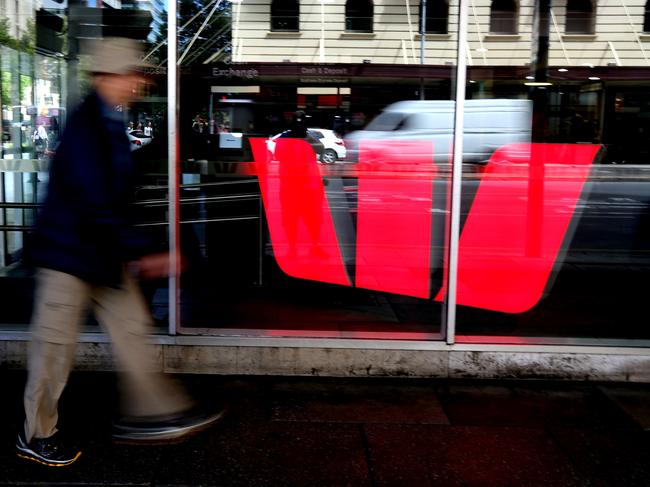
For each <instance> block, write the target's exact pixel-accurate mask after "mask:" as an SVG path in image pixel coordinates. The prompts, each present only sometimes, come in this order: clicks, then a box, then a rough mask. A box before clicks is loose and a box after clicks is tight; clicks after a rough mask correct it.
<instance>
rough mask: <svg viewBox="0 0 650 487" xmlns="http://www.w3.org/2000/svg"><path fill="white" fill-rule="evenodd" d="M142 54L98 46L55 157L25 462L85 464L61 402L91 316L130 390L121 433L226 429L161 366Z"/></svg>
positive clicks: (116, 432) (41, 257)
mask: <svg viewBox="0 0 650 487" xmlns="http://www.w3.org/2000/svg"><path fill="white" fill-rule="evenodd" d="M139 60H140V50H139V49H138V44H137V43H136V42H135V41H133V40H131V39H124V38H109V39H104V40H102V41H101V42H98V43H97V45H96V48H95V52H94V55H93V59H92V66H93V72H92V86H93V90H92V92H91V93H90V94H89V95H88V96H87V97H86V99H85V100H84V101H83V102H82V104H81V105H80V107H79V108H78V109H77V110H76V112H75V113H74V114H73V115H72V116H71V117H70V119H69V120H68V123H67V128H66V130H65V132H64V134H63V136H62V139H61V143H60V145H59V147H58V150H57V152H56V154H55V156H54V159H53V161H52V165H51V169H50V182H49V188H48V195H47V199H46V201H45V204H44V207H43V210H42V213H41V215H40V218H39V220H38V222H37V225H36V231H35V234H34V242H33V247H32V260H33V262H34V264H35V265H36V267H37V277H36V284H37V291H36V296H35V305H34V313H33V317H32V324H31V333H32V338H31V343H30V345H29V350H28V378H27V384H26V387H25V394H24V407H25V423H24V428H23V430H22V431H20V433H19V434H18V439H17V441H16V448H17V454H18V455H19V456H20V457H22V458H26V459H29V460H33V461H36V462H38V463H41V464H44V465H48V466H65V465H70V464H71V463H73V462H74V461H76V460H77V459H78V458H79V456H80V455H81V451H79V450H77V449H72V448H70V446H69V445H67V444H66V443H65V442H64V441H63V440H62V439H61V436H60V434H59V432H58V430H57V420H58V401H59V397H60V396H61V393H62V392H63V389H64V387H65V385H66V383H67V380H68V375H69V372H70V369H71V368H72V365H73V359H74V353H75V348H76V341H77V338H78V334H79V330H80V327H81V325H82V324H83V322H84V319H85V317H86V313H87V311H88V309H89V308H92V310H93V311H94V313H95V316H96V318H97V319H98V321H99V322H100V324H101V325H102V326H103V327H104V329H105V330H106V331H107V332H108V333H109V334H110V336H111V339H112V341H113V343H114V348H115V351H116V358H117V360H118V363H119V365H120V367H119V368H120V370H124V371H125V372H124V373H123V374H122V377H121V379H122V381H121V382H122V385H123V386H124V393H125V394H124V401H123V409H124V411H123V413H124V414H125V416H124V417H123V418H122V420H120V421H119V422H116V423H115V424H114V429H113V437H114V438H117V439H122V440H131V441H133V440H136V441H147V440H165V439H171V438H179V437H181V436H184V435H187V434H189V433H193V432H195V431H198V430H199V429H203V428H205V427H207V426H208V425H210V424H212V423H213V422H215V421H216V420H217V419H218V418H219V417H220V416H221V413H215V414H212V415H209V414H204V413H200V412H197V410H196V409H195V408H194V404H193V402H192V401H191V400H190V398H189V397H188V396H187V395H186V393H185V391H184V390H183V389H182V388H181V387H180V386H178V385H176V384H175V383H173V382H171V381H170V380H169V379H167V378H166V377H165V376H164V375H163V374H161V373H154V372H152V369H151V360H150V359H151V357H150V352H149V348H148V346H147V344H146V338H147V334H148V333H149V330H150V322H151V318H150V314H149V310H148V309H147V306H146V303H145V302H144V299H143V297H142V295H141V292H140V290H139V288H138V285H137V283H136V281H135V279H134V277H136V274H137V275H138V276H143V277H161V276H163V275H164V274H165V273H167V272H168V271H169V269H168V267H169V266H168V261H169V259H168V256H167V254H164V255H163V254H156V255H146V251H147V248H146V247H147V246H146V243H145V239H143V238H141V236H140V235H139V234H138V233H136V229H135V228H134V227H133V225H132V222H131V221H130V220H131V213H132V210H131V207H130V203H131V200H132V196H133V189H134V187H133V186H134V167H133V160H132V158H131V151H130V147H129V140H128V137H127V135H126V126H125V123H124V120H123V113H122V111H117V110H116V108H118V107H119V108H122V107H125V106H126V104H128V103H129V101H132V100H133V98H134V97H135V96H136V93H137V87H138V83H139V82H140V78H139V75H138V74H137V73H136V71H135V70H136V68H137V67H138V65H139Z"/></svg>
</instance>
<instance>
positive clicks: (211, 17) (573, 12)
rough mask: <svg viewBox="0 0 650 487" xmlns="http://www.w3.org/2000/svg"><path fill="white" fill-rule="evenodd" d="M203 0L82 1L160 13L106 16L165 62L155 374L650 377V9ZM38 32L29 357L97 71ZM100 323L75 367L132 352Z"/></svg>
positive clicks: (11, 271) (156, 122)
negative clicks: (78, 124) (69, 164)
mask: <svg viewBox="0 0 650 487" xmlns="http://www.w3.org/2000/svg"><path fill="white" fill-rule="evenodd" d="M97 3H100V2H97ZM188 5H189V4H186V3H181V4H179V6H178V10H177V9H176V7H177V5H176V4H175V3H171V4H170V3H169V2H126V1H123V2H121V3H120V5H109V4H108V2H103V3H102V5H96V6H94V7H93V6H90V5H88V6H86V5H84V7H87V8H100V7H103V8H104V9H108V8H109V7H113V8H112V10H124V11H125V12H126V11H127V10H129V11H132V10H133V9H135V10H140V11H150V12H152V18H153V23H152V24H151V26H150V27H149V28H148V30H147V29H142V25H141V24H140V23H139V24H137V25H136V26H135V27H137V28H134V25H130V24H128V22H130V21H129V20H128V19H129V18H130V17H132V18H136V16H129V15H126V16H125V17H119V16H115V15H114V13H111V15H112V17H111V16H106V17H105V18H109V17H110V18H112V19H118V20H113V22H117V23H116V24H115V25H111V26H109V27H110V28H111V29H113V30H112V31H110V32H115V28H116V27H117V31H118V32H130V33H131V34H132V35H138V36H139V39H140V40H141V41H142V42H143V46H145V48H146V51H147V60H148V61H150V62H151V61H152V60H154V61H155V62H153V63H152V64H153V66H151V67H148V68H146V69H145V70H143V73H142V74H143V76H144V79H145V81H143V83H142V86H141V93H142V96H141V97H140V99H139V100H138V102H137V103H136V104H134V105H133V106H132V107H129V108H124V107H123V113H124V116H125V124H128V126H129V129H128V130H129V134H130V137H131V139H132V143H133V149H134V151H133V155H134V157H135V158H136V160H137V163H138V167H139V168H140V169H141V170H142V180H141V184H140V186H139V189H138V194H137V205H136V208H135V212H136V214H137V216H138V219H139V222H140V224H141V225H142V226H143V227H144V228H145V229H147V230H148V231H150V232H151V234H152V235H153V236H154V237H155V239H156V241H157V243H158V247H159V248H160V247H162V248H169V249H170V250H172V251H176V250H178V249H180V251H181V252H182V253H183V255H184V256H185V259H186V264H187V266H186V270H185V272H184V273H183V274H182V275H181V276H180V277H178V278H170V279H169V280H160V281H153V282H145V283H143V284H142V286H143V291H144V294H145V296H146V299H147V301H148V304H149V306H150V308H151V311H152V317H153V319H154V322H155V323H156V328H155V334H154V337H153V340H154V342H155V346H156V347H158V349H159V352H160V353H159V357H160V361H159V364H158V365H159V367H160V368H161V369H163V370H166V371H170V372H201V373H260V374H305V375H310V374H311V375H320V374H324V375H327V374H331V375H364V376H367V375H371V376H372V375H380V376H381V375H396V374H399V375H412V376H439V377H536V378H549V377H551V378H557V377H562V378H574V379H613V380H634V381H647V380H650V352H649V350H650V334H649V331H648V328H647V326H646V321H645V314H646V311H645V294H646V289H647V284H646V281H647V278H648V276H649V274H650V257H649V254H648V250H649V249H650V219H649V217H648V215H650V183H649V181H650V164H649V163H650V142H648V140H649V139H648V137H647V133H648V132H649V131H650V124H649V123H648V120H650V95H648V93H650V89H649V88H650V66H648V60H647V57H646V48H650V45H648V43H649V42H650V41H649V40H648V39H650V38H646V32H647V31H648V30H650V22H649V21H648V14H647V13H646V5H645V4H643V3H642V2H637V3H632V2H629V3H626V2H625V1H624V2H616V3H611V2H604V1H601V2H590V1H589V0H571V1H569V2H564V3H557V4H553V5H552V6H551V5H550V4H549V3H547V2H544V1H535V2H533V1H528V2H517V1H510V0H494V1H493V2H481V1H478V0H473V1H463V0H459V1H452V2H450V3H446V2H444V1H439V2H435V1H432V0H427V2H426V6H425V2H416V1H413V0H404V1H403V2H401V1H397V0H377V1H371V0H356V1H355V0H348V1H343V0H321V1H313V0H306V1H297V0H265V1H262V0H242V1H238V2H223V1H219V0H213V1H211V0H202V1H196V2H192V3H191V8H188V7H187V6H188ZM38 7H39V5H32V7H31V12H32V15H33V18H34V19H35V20H36V23H37V33H38V32H41V33H42V32H43V30H40V31H39V30H38V28H39V27H44V26H45V25H41V24H39V19H43V14H42V12H41V16H38V15H36V12H37V8H38ZM118 7H121V8H118ZM162 11H166V16H161V13H162ZM66 12H67V11H57V10H54V11H53V15H57V16H61V17H64V16H65V15H66ZM82 13H90V14H92V15H94V16H95V17H97V15H99V14H102V12H98V11H94V10H93V11H90V12H89V11H85V10H84V11H83V12H82ZM103 13H105V12H103ZM176 13H179V17H178V23H177V30H176V31H174V30H171V32H170V31H169V29H167V24H166V22H167V21H168V19H169V16H173V18H176V16H175V15H176ZM93 18H94V17H93ZM97 18H104V17H103V16H101V15H100V16H99V17H97ZM76 19H78V17H75V16H74V15H72V14H71V16H70V17H69V18H68V19H66V20H67V21H69V22H70V23H72V24H74V22H76V21H77V20H76ZM125 19H126V20H125ZM141 20H142V19H140V20H138V22H141ZM422 20H424V21H422ZM119 22H125V23H124V24H123V25H122V24H120V23H119ZM45 23H46V24H47V25H46V26H47V27H48V28H49V29H51V30H54V34H53V35H55V36H57V35H59V36H60V35H63V34H62V33H61V32H58V33H57V31H56V29H55V28H56V25H57V24H56V22H54V21H53V20H52V19H51V18H50V20H46V21H45ZM421 24H423V25H421ZM73 27H75V26H73ZM105 27H106V26H102V28H101V29H99V30H98V29H93V30H92V32H93V35H96V34H97V32H99V33H100V34H101V35H105V34H106V32H107V31H104V30H102V29H104V28H105ZM120 29H121V30H120ZM165 31H166V32H167V35H168V39H167V40H168V43H167V44H168V45H169V46H172V47H171V48H170V50H167V48H166V47H164V46H163V44H162V43H153V42H151V39H152V38H154V37H155V36H156V34H160V33H162V32H165ZM423 31H424V34H422V32H423ZM75 32H80V33H83V32H87V31H84V30H83V29H79V30H77V31H75V29H74V28H73V29H71V30H69V31H68V33H69V34H68V35H71V36H72V37H71V38H69V39H68V43H67V44H66V46H67V47H66V49H69V46H70V45H74V44H73V43H71V42H70V41H71V40H72V41H77V40H80V39H81V38H82V37H83V36H78V38H75V37H74V35H75V34H74V33H75ZM70 33H71V34H70ZM50 34H52V33H51V32H50ZM147 39H148V40H149V41H147ZM80 42H83V41H81V40H80ZM55 44H56V43H55ZM55 44H52V43H49V44H48V45H49V46H52V45H55ZM43 45H44V44H43V39H42V38H37V39H36V40H35V47H34V49H30V48H29V46H27V47H25V46H24V47H23V48H18V47H16V46H15V45H13V44H12V45H5V46H2V47H1V49H2V51H1V54H0V61H1V62H2V87H1V89H0V100H1V102H2V119H3V120H2V122H3V140H2V150H3V151H2V161H0V162H1V163H2V179H1V182H2V184H1V185H0V186H1V187H0V190H1V193H0V209H1V214H0V216H1V218H2V220H1V222H0V236H1V237H2V248H1V249H0V250H1V257H2V259H3V260H2V262H1V266H0V267H1V268H0V289H1V290H2V292H0V361H1V362H3V363H8V364H10V365H12V366H22V365H23V364H24V350H25V344H26V341H27V338H28V331H27V325H28V322H29V318H30V313H31V300H32V296H33V292H34V290H33V269H31V268H30V267H29V265H28V262H25V260H24V254H25V251H26V249H27V250H28V247H29V235H30V232H29V231H30V227H31V226H32V224H33V222H34V220H35V218H36V217H37V214H38V209H39V206H40V202H41V201H42V198H43V195H44V194H45V191H46V183H47V166H48V158H49V157H50V156H51V153H52V152H53V151H55V150H56V142H57V138H58V133H59V131H60V130H61V129H62V128H63V126H64V125H65V117H66V113H67V110H66V108H65V107H67V106H68V104H70V100H71V98H72V97H73V95H74V94H75V93H77V92H79V93H83V91H84V89H86V88H85V86H86V85H85V83H86V81H85V78H84V74H83V68H84V66H85V63H87V60H86V59H85V58H84V54H83V52H84V51H83V49H79V50H78V51H76V52H73V53H72V54H71V53H70V52H69V51H65V52H64V51H63V50H61V51H60V52H57V51H56V49H49V50H48V49H44V48H43ZM177 46H178V49H177V50H176V47H177ZM61 49H64V47H62V48H61ZM461 107H462V109H461ZM300 124H303V125H300ZM304 125H306V126H304ZM39 126H43V127H44V129H45V130H46V133H47V134H48V144H47V147H46V150H42V145H41V144H40V143H38V144H37V139H36V138H35V136H34V133H35V132H36V131H37V129H38V128H39ZM145 127H147V129H148V130H147V132H148V134H145V130H144V128H145ZM302 129H306V132H305V133H306V135H305V136H304V137H302V136H300V137H297V136H295V133H300V134H302V131H301V130H302ZM292 134H294V135H292ZM151 135H152V136H151ZM344 149H345V152H344ZM327 151H329V152H327ZM332 153H333V154H334V156H333V159H332V158H330V156H331V154H332ZM327 154H329V155H327ZM343 154H345V155H343ZM81 341H82V343H81V345H80V348H79V354H78V360H79V364H80V366H81V367H95V368H105V367H108V368H109V367H111V365H110V362H109V350H108V347H107V341H108V339H107V337H105V336H104V335H103V333H102V332H101V329H99V328H98V326H97V324H96V323H95V322H94V321H93V319H92V318H89V321H88V323H87V327H86V329H85V331H84V333H83V335H82V340H81Z"/></svg>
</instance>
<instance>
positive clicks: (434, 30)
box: [418, 0, 650, 34]
mask: <svg viewBox="0 0 650 487" xmlns="http://www.w3.org/2000/svg"><path fill="white" fill-rule="evenodd" d="M648 1H650V0H648ZM419 19H420V25H419V26H418V30H420V31H421V30H422V20H421V19H422V2H420V12H419ZM448 23H449V4H448V3H447V1H446V0H430V1H428V2H427V16H426V20H425V21H424V31H425V32H426V33H427V34H447V33H448V32H449V30H448V27H447V25H448Z"/></svg>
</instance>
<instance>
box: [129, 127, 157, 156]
mask: <svg viewBox="0 0 650 487" xmlns="http://www.w3.org/2000/svg"><path fill="white" fill-rule="evenodd" d="M126 134H127V136H128V137H129V141H130V142H131V151H134V150H138V149H142V148H143V147H144V146H145V145H148V144H150V143H151V140H152V137H151V136H150V135H144V132H143V131H142V130H131V131H130V132H127V133H126Z"/></svg>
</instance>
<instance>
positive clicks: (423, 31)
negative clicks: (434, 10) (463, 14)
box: [420, 0, 427, 100]
mask: <svg viewBox="0 0 650 487" xmlns="http://www.w3.org/2000/svg"><path fill="white" fill-rule="evenodd" d="M421 2H422V4H421V5H422V8H421V9H420V66H424V46H425V43H426V39H425V38H426V36H427V0H421ZM420 100H424V77H422V78H420Z"/></svg>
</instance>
